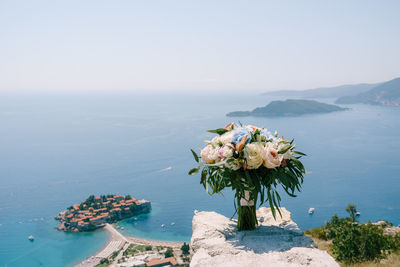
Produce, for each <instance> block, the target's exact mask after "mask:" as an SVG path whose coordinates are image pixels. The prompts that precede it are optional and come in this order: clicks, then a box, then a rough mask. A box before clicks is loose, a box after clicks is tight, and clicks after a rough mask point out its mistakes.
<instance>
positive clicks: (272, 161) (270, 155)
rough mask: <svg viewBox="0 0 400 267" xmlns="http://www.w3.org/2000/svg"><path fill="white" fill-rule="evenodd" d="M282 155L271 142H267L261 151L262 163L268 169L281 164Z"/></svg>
mask: <svg viewBox="0 0 400 267" xmlns="http://www.w3.org/2000/svg"><path fill="white" fill-rule="evenodd" d="M282 159H283V155H281V154H278V149H277V147H276V146H275V145H274V144H273V143H267V145H266V147H265V148H264V151H263V164H264V166H265V167H267V168H269V169H273V168H275V167H278V166H280V165H281V162H282Z"/></svg>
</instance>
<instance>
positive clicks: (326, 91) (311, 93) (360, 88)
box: [263, 83, 381, 98]
mask: <svg viewBox="0 0 400 267" xmlns="http://www.w3.org/2000/svg"><path fill="white" fill-rule="evenodd" d="M379 84H381V83H374V84H368V83H360V84H353V85H341V86H335V87H322V88H316V89H308V90H301V91H296V90H281V91H272V92H266V93H263V95H268V96H283V97H299V98H337V97H341V96H348V95H357V94H359V93H362V92H366V91H368V90H371V89H372V88H374V87H376V86H377V85H379Z"/></svg>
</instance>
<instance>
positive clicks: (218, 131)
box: [207, 128, 228, 135]
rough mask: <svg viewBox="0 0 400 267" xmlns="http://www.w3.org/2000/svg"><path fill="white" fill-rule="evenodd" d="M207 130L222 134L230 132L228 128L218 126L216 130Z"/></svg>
mask: <svg viewBox="0 0 400 267" xmlns="http://www.w3.org/2000/svg"><path fill="white" fill-rule="evenodd" d="M207 132H209V133H216V134H219V135H222V134H224V133H226V132H228V130H226V129H224V128H218V129H215V130H208V131H207Z"/></svg>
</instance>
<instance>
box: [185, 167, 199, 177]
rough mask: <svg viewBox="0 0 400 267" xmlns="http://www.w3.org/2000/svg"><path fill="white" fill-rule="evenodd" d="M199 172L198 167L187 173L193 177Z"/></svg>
mask: <svg viewBox="0 0 400 267" xmlns="http://www.w3.org/2000/svg"><path fill="white" fill-rule="evenodd" d="M199 170H200V167H197V168H193V169H191V170H190V171H189V173H188V174H189V175H195V174H196V173H198V172H199Z"/></svg>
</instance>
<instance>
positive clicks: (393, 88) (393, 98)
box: [335, 78, 400, 106]
mask: <svg viewBox="0 0 400 267" xmlns="http://www.w3.org/2000/svg"><path fill="white" fill-rule="evenodd" d="M335 103H337V104H357V103H361V104H370V105H379V106H400V78H396V79H393V80H390V81H388V82H385V83H382V84H379V85H377V86H376V87H374V88H372V89H371V90H369V91H366V92H363V93H360V94H357V95H348V96H342V97H339V98H338V99H337V100H336V102H335Z"/></svg>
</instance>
